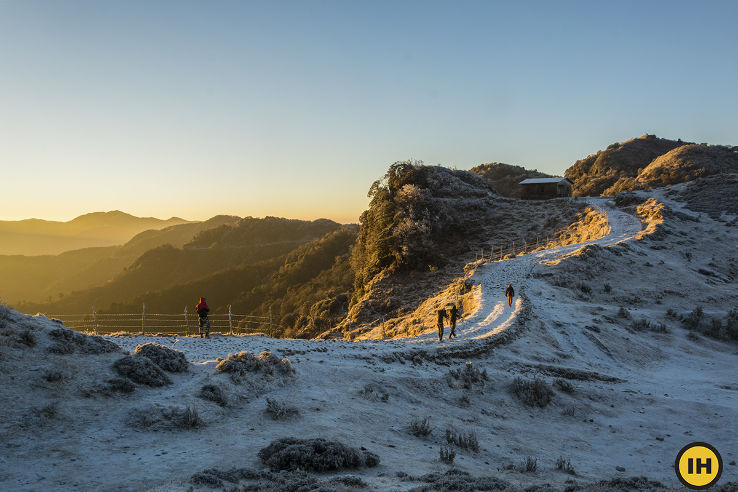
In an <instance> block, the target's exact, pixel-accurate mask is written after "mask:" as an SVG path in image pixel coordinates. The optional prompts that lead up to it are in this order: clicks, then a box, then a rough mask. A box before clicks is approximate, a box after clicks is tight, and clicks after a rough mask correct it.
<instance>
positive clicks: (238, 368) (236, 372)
mask: <svg viewBox="0 0 738 492" xmlns="http://www.w3.org/2000/svg"><path fill="white" fill-rule="evenodd" d="M215 371H216V372H219V373H227V374H230V375H231V379H233V381H234V382H237V383H238V382H242V381H243V380H244V379H245V378H246V377H247V376H248V375H249V374H250V373H257V372H258V373H261V374H263V375H268V376H274V377H293V376H294V375H295V369H294V368H293V367H292V363H291V362H290V360H289V359H286V358H285V359H280V358H279V357H277V356H276V355H274V354H272V353H271V352H262V353H260V354H259V355H258V356H255V355H253V354H251V353H250V352H248V351H246V350H244V351H242V352H240V353H238V354H228V358H227V359H223V360H222V361H220V362H219V363H218V365H217V366H215Z"/></svg>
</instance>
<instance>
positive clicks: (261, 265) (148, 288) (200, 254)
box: [19, 217, 341, 314]
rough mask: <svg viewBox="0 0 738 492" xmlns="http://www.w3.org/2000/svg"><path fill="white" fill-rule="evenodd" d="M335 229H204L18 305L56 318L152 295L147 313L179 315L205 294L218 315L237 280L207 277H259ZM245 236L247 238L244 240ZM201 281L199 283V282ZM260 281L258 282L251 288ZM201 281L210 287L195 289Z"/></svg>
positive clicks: (268, 224)
mask: <svg viewBox="0 0 738 492" xmlns="http://www.w3.org/2000/svg"><path fill="white" fill-rule="evenodd" d="M340 227H341V226H340V225H339V224H337V223H335V222H332V221H328V220H325V219H321V220H316V221H312V222H308V221H299V220H290V219H280V218H275V217H268V218H264V219H254V218H251V217H249V218H245V219H239V220H238V222H236V223H235V224H233V225H221V226H218V227H216V228H214V229H208V230H203V231H201V232H199V233H198V234H197V235H195V237H194V238H192V240H191V241H190V242H188V243H186V244H185V245H183V247H181V248H176V247H174V246H172V245H171V244H165V245H162V246H158V247H156V248H153V249H150V250H148V251H146V252H145V253H143V254H142V255H141V256H139V257H138V258H137V259H136V260H135V261H134V262H133V263H132V264H130V265H129V266H128V267H127V268H125V270H124V271H122V272H121V273H120V274H118V275H117V276H115V277H114V278H113V279H111V280H109V281H108V282H106V283H105V284H104V285H101V286H98V287H93V288H89V289H85V290H81V291H77V292H72V293H67V295H65V296H64V297H63V298H61V299H59V300H56V301H54V302H52V303H45V304H36V303H27V304H21V305H20V306H19V307H20V308H21V309H23V310H25V311H33V312H35V311H43V312H49V313H58V314H65V313H71V312H89V311H90V310H91V306H95V307H96V308H97V309H98V310H99V311H100V312H106V311H110V310H115V311H120V310H121V309H124V310H125V309H129V308H130V306H131V304H132V303H133V305H136V308H135V309H139V308H140V302H139V301H138V300H139V299H142V301H141V302H146V299H147V298H148V297H149V296H150V295H151V297H152V301H151V302H147V305H150V311H151V310H158V309H167V310H168V309H172V308H173V306H175V305H176V306H177V307H176V309H175V310H174V311H173V312H179V311H180V310H181V309H182V308H183V307H184V306H185V305H187V304H190V303H191V301H192V299H191V297H195V300H196V297H198V296H200V295H205V296H208V297H211V298H212V299H213V305H212V307H213V308H214V309H220V310H221V311H222V310H223V309H224V307H225V306H226V305H227V304H228V303H229V301H231V300H233V298H234V296H235V295H236V293H241V292H242V289H241V288H238V287H236V286H237V285H238V282H236V281H230V280H229V281H228V282H226V284H227V285H228V286H229V287H230V288H234V289H235V290H231V291H228V290H224V289H223V288H222V287H218V286H217V285H214V284H213V283H212V282H210V280H211V279H213V278H214V277H216V276H218V275H220V276H221V277H222V278H224V279H230V278H231V277H234V278H238V277H239V274H238V272H239V271H241V270H242V269H243V268H242V267H246V266H249V265H251V266H254V267H255V268H256V270H255V271H254V272H255V273H256V272H258V275H260V276H264V275H269V274H271V273H272V272H273V271H276V269H278V268H279V264H280V261H281V258H282V257H283V256H284V255H286V254H287V253H289V252H290V251H293V250H295V248H298V247H299V246H300V245H302V244H305V243H307V242H309V241H312V240H315V239H319V238H321V237H323V236H324V235H325V234H326V231H335V230H336V229H339V228H340ZM211 231H215V232H212V233H211ZM244 237H248V240H247V241H244V239H243V238H244ZM274 261H277V262H276V263H274ZM270 265H271V266H270ZM200 279H202V282H200V283H198V280H200ZM262 280H263V279H262V278H259V279H258V281H257V282H255V283H254V284H253V285H252V287H253V286H256V285H258V283H259V282H261V281H262ZM241 282H242V283H243V284H244V285H247V284H249V282H251V281H250V280H248V281H247V280H245V279H241ZM203 283H204V285H207V286H208V287H209V289H206V290H202V288H200V287H197V286H198V285H200V284H203ZM190 287H191V288H190ZM183 288H184V291H185V292H188V293H189V292H194V294H188V297H182V296H181V294H180V292H183V290H182V289H183ZM166 292H171V293H172V294H171V295H172V296H175V297H174V299H168V298H167V297H168V295H167V294H166ZM210 292H212V294H211V293H210ZM134 299H136V301H135V303H134ZM116 306H117V307H116ZM123 306H127V307H123ZM151 312H153V311H151ZM164 312H170V311H164Z"/></svg>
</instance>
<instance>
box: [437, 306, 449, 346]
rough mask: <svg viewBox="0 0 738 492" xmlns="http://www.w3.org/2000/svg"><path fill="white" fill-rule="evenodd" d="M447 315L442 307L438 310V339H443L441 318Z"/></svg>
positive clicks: (440, 340)
mask: <svg viewBox="0 0 738 492" xmlns="http://www.w3.org/2000/svg"><path fill="white" fill-rule="evenodd" d="M446 317H448V313H446V310H445V309H444V308H441V309H439V310H438V341H439V342H442V341H443V320H444V319H445V318H446Z"/></svg>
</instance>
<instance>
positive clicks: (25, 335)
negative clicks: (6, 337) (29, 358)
mask: <svg viewBox="0 0 738 492" xmlns="http://www.w3.org/2000/svg"><path fill="white" fill-rule="evenodd" d="M18 342H19V343H21V344H23V345H25V346H26V347H35V346H36V335H34V334H33V332H32V331H31V330H26V331H23V332H21V334H20V335H18Z"/></svg>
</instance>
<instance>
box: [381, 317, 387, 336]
mask: <svg viewBox="0 0 738 492" xmlns="http://www.w3.org/2000/svg"><path fill="white" fill-rule="evenodd" d="M385 338H387V336H386V335H385V333H384V316H382V340H384V339H385Z"/></svg>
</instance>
